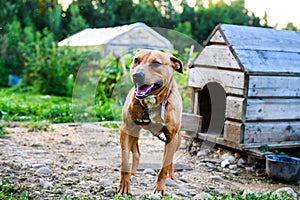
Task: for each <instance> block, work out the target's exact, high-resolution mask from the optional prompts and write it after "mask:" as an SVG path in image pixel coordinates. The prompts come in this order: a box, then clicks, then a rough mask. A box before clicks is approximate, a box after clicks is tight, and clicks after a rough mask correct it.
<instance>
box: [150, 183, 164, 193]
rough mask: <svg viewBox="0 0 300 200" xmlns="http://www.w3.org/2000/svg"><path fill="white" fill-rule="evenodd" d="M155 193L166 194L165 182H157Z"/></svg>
mask: <svg viewBox="0 0 300 200" xmlns="http://www.w3.org/2000/svg"><path fill="white" fill-rule="evenodd" d="M153 194H160V195H164V194H165V187H164V185H163V184H156V185H155V188H154V190H153Z"/></svg>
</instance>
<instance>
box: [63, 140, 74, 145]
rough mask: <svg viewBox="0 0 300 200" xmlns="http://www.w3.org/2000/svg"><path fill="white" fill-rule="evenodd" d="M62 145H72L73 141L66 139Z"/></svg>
mask: <svg viewBox="0 0 300 200" xmlns="http://www.w3.org/2000/svg"><path fill="white" fill-rule="evenodd" d="M61 144H65V145H72V141H71V140H69V139H65V140H64V141H62V142H61Z"/></svg>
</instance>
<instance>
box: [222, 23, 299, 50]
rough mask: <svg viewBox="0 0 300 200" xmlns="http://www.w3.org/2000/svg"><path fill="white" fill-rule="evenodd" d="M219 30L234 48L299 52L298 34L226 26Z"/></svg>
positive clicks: (223, 25) (258, 28) (269, 29)
mask: <svg viewBox="0 0 300 200" xmlns="http://www.w3.org/2000/svg"><path fill="white" fill-rule="evenodd" d="M220 28H221V31H222V33H223V35H225V38H226V40H227V41H228V42H229V44H230V45H232V46H233V47H235V48H243V49H252V50H270V51H290V52H298V53H299V52H300V33H299V32H295V31H284V30H275V29H271V28H260V27H250V26H238V25H228V24H222V25H221V26H220Z"/></svg>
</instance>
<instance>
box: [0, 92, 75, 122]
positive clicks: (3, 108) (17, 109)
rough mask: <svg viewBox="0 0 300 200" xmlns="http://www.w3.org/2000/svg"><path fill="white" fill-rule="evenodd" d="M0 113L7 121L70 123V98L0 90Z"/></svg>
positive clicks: (71, 117) (71, 118) (71, 119)
mask: <svg viewBox="0 0 300 200" xmlns="http://www.w3.org/2000/svg"><path fill="white" fill-rule="evenodd" d="M0 96H1V99H0V112H1V116H2V120H7V121H49V122H52V123H63V122H72V121H73V116H72V112H71V111H72V109H71V101H72V100H71V98H69V97H58V96H49V95H40V94H33V93H28V92H26V93H25V92H15V91H12V90H11V89H0Z"/></svg>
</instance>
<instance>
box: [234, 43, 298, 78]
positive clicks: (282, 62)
mask: <svg viewBox="0 0 300 200" xmlns="http://www.w3.org/2000/svg"><path fill="white" fill-rule="evenodd" d="M299 40H300V38H299ZM299 49H300V48H299ZM234 52H235V54H236V56H237V57H238V59H239V60H240V62H241V64H242V65H243V67H244V69H245V71H246V72H248V73H258V74H262V73H265V74H297V75H299V73H300V53H299V52H286V51H282V52H277V51H267V50H249V49H234Z"/></svg>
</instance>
